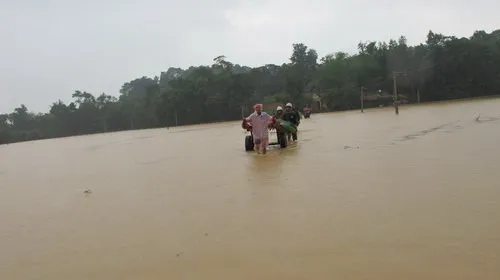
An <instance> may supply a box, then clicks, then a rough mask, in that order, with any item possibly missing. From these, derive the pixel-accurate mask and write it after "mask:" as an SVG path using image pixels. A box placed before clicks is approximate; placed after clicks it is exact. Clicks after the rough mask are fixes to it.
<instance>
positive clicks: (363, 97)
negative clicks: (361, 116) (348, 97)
mask: <svg viewBox="0 0 500 280" xmlns="http://www.w3.org/2000/svg"><path fill="white" fill-rule="evenodd" d="M364 101H365V91H364V90H363V87H361V113H363V110H364Z"/></svg>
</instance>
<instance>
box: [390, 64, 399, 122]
mask: <svg viewBox="0 0 500 280" xmlns="http://www.w3.org/2000/svg"><path fill="white" fill-rule="evenodd" d="M396 75H397V74H396V71H394V72H392V82H393V85H394V111H395V113H396V115H399V104H398V85H397V82H396Z"/></svg>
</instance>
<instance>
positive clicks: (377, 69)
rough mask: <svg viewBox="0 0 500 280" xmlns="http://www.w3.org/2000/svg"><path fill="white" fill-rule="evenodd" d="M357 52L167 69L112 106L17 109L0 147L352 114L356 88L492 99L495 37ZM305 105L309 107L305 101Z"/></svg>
mask: <svg viewBox="0 0 500 280" xmlns="http://www.w3.org/2000/svg"><path fill="white" fill-rule="evenodd" d="M358 50H359V52H358V53H357V54H355V55H349V54H347V53H344V52H337V53H334V54H330V55H327V56H325V57H323V58H321V59H319V61H318V54H317V53H316V51H315V50H314V49H311V48H309V47H307V46H306V45H304V44H294V45H293V52H292V55H291V57H290V62H289V63H285V64H283V65H272V64H268V65H264V66H261V67H257V68H250V67H246V66H240V65H238V64H233V63H231V62H229V61H228V60H227V59H226V58H225V57H224V56H219V57H216V58H215V59H214V63H213V65H210V66H197V67H194V66H193V67H190V68H188V69H185V70H184V69H180V68H169V69H168V70H167V71H166V72H162V73H161V75H160V77H154V78H150V77H141V78H138V79H135V80H133V81H130V82H127V83H125V84H124V85H123V86H122V88H121V90H120V96H119V97H114V96H110V95H106V94H104V93H103V94H101V95H99V96H95V95H93V94H91V93H88V92H85V91H75V92H74V93H73V95H72V97H73V99H74V101H73V102H71V103H69V104H64V103H63V102H61V101H57V102H55V103H53V104H52V106H51V109H50V111H49V112H48V113H43V114H34V113H31V112H29V110H28V108H26V106H24V105H21V106H20V107H19V108H15V109H14V111H13V112H12V113H10V114H0V144H2V143H11V142H18V141H27V140H34V139H44V138H52V137H63V136H70V135H80V134H89V133H99V132H109V131H118V130H127V129H141V128H153V127H165V126H174V125H186V124H195V123H204V122H216V121H226V120H236V119H239V118H241V117H242V115H243V114H247V113H249V108H250V106H251V104H253V103H255V102H260V103H276V102H288V101H291V102H293V103H294V104H297V105H298V107H299V108H300V107H301V106H311V104H312V103H316V102H317V100H318V99H320V101H321V103H320V104H321V110H345V109H354V108H359V106H360V105H359V104H360V102H359V98H360V97H359V96H360V94H359V92H360V88H361V87H363V88H365V90H366V92H367V93H370V92H387V93H389V94H392V91H393V79H392V74H393V73H395V72H397V73H398V92H400V93H403V94H404V95H406V96H408V97H409V99H410V100H415V98H416V93H417V92H419V97H420V100H421V101H422V102H426V101H436V100H445V99H455V98H467V97H474V96H484V95H493V94H500V66H499V65H500V30H496V31H494V32H492V33H489V34H488V33H486V32H484V31H476V32H475V33H474V34H473V35H472V36H471V37H470V38H456V37H453V36H445V35H442V34H436V33H433V32H432V31H430V32H429V33H428V35H427V41H426V42H425V44H420V45H417V46H408V45H407V42H406V39H405V37H400V38H399V39H398V40H390V41H389V42H388V43H386V42H361V43H359V44H358ZM313 96H314V100H315V101H313Z"/></svg>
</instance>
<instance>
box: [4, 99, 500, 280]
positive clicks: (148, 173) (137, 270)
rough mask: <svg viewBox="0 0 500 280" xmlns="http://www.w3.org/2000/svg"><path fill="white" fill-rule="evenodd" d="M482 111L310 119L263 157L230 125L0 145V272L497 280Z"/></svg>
mask: <svg viewBox="0 0 500 280" xmlns="http://www.w3.org/2000/svg"><path fill="white" fill-rule="evenodd" d="M498 108H500V100H498V99H492V100H478V101H472V102H471V101H469V102H453V103H448V104H433V105H421V106H412V107H402V108H401V111H400V115H399V116H397V117H396V116H395V114H394V112H393V110H392V109H391V108H384V109H374V110H368V111H365V113H364V114H361V113H359V112H343V113H333V114H313V115H312V117H311V119H307V120H303V122H302V124H301V127H300V129H301V131H300V135H299V141H298V143H297V144H295V145H292V146H290V147H289V148H287V149H284V150H279V149H274V150H271V151H270V152H269V154H268V155H267V156H257V155H255V154H253V153H246V152H244V148H243V136H244V134H243V132H242V130H241V128H240V123H239V122H234V123H223V124H212V125H200V126H191V127H179V128H171V129H169V130H167V129H155V130H142V131H130V132H120V133H110V134H101V135H92V136H83V137H70V138H63V139H55V140H46V141H36V142H27V143H19V144H11V145H3V146H0V279H2V280H18V279H19V280H21V279H22V280H26V279H41V280H67V279H72V280H84V279H85V280H88V279H93V280H100V279H103V280H108V279H120V280H128V279H130V280H132V279H134V280H137V279H204V280H211V279H214V280H215V279H217V280H221V279H230V280H233V279H239V280H246V279H252V280H255V279H273V280H275V279H308V280H309V279H311V280H316V279H350V280H358V279H370V280H378V279H381V280H387V279H398V280H399V279H405V280H413V279H415V280H422V279H426V280H434V279H435V280H443V279H453V280H458V279H481V280H489V279H491V280H498V279H500V149H499V146H498V145H499V143H500V111H499V110H498ZM474 112H478V113H480V115H481V116H480V119H479V121H476V120H475V115H474ZM87 188H88V189H91V191H92V193H90V194H87V195H84V194H83V191H84V190H85V189H87Z"/></svg>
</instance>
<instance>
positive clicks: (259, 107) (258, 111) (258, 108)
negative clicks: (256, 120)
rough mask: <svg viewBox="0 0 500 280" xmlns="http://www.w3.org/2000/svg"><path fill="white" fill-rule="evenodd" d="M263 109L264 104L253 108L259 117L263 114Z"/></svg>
mask: <svg viewBox="0 0 500 280" xmlns="http://www.w3.org/2000/svg"><path fill="white" fill-rule="evenodd" d="M262 107H264V106H262V104H255V105H254V106H253V108H254V110H255V112H257V114H259V115H260V113H262Z"/></svg>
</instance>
